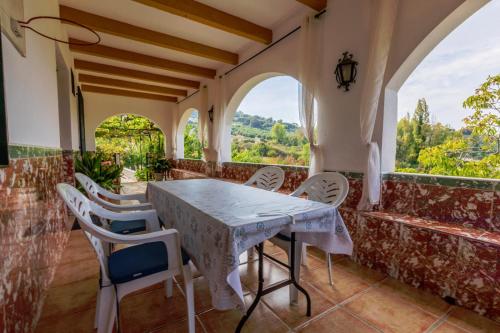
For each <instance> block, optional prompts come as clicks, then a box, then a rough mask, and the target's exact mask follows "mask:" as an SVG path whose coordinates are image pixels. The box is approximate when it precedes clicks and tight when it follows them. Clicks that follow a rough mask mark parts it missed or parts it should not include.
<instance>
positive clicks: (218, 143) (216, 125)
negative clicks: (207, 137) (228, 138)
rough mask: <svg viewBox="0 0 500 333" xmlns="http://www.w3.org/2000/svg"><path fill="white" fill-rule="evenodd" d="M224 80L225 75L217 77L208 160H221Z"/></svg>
mask: <svg viewBox="0 0 500 333" xmlns="http://www.w3.org/2000/svg"><path fill="white" fill-rule="evenodd" d="M226 106H227V105H226V80H225V77H219V78H217V91H216V103H215V110H214V121H213V124H212V142H210V141H209V142H208V144H209V151H210V161H217V162H218V163H219V164H220V162H221V161H222V158H221V153H222V148H223V144H224V143H223V142H222V137H223V135H224V128H225V124H224V120H225V119H224V116H225V113H226Z"/></svg>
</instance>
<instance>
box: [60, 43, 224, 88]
mask: <svg viewBox="0 0 500 333" xmlns="http://www.w3.org/2000/svg"><path fill="white" fill-rule="evenodd" d="M69 42H70V43H71V44H70V45H69V48H70V50H71V51H74V52H77V53H83V54H88V55H93V56H97V57H103V58H107V59H114V60H120V61H124V62H130V63H133V64H138V65H144V66H149V67H154V68H160V69H165V70H169V71H173V72H178V73H184V74H189V75H194V76H200V77H206V78H209V79H213V78H214V77H215V74H216V71H215V70H214V69H210V68H205V67H199V66H194V65H189V64H185V63H182V62H177V61H172V60H168V59H164V58H157V57H153V56H149V55H145V54H141V53H136V52H132V51H126V50H122V49H116V48H114V47H110V46H104V45H100V44H99V45H91V46H84V45H75V44H74V43H85V42H84V41H81V40H78V39H74V38H70V39H69Z"/></svg>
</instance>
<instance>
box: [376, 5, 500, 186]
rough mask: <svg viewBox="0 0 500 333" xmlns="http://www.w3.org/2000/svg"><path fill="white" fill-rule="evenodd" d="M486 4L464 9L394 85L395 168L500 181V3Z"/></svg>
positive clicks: (389, 102)
mask: <svg viewBox="0 0 500 333" xmlns="http://www.w3.org/2000/svg"><path fill="white" fill-rule="evenodd" d="M483 4H484V3H482V2H481V1H477V2H472V1H469V2H466V3H465V4H464V5H462V6H461V7H459V8H458V9H457V10H456V11H455V12H454V13H452V14H451V15H450V16H449V17H448V18H447V19H445V20H444V21H443V22H442V23H441V24H440V25H439V26H438V27H437V28H436V29H435V31H433V32H432V33H431V34H430V35H429V36H428V37H427V38H426V39H425V40H424V41H423V42H422V43H421V45H419V46H418V47H417V49H416V50H415V51H414V52H413V53H412V54H411V55H410V57H409V58H408V59H407V60H406V61H405V63H404V64H403V65H402V66H401V68H400V69H399V70H398V72H396V74H395V75H394V77H393V79H392V80H391V81H390V82H389V84H388V87H387V91H386V110H385V112H386V118H388V119H391V118H392V119H393V123H392V124H389V125H388V126H387V121H386V126H384V132H385V133H384V134H385V136H386V137H388V136H391V140H394V141H395V142H394V141H393V143H392V145H394V150H393V151H392V153H393V154H394V155H393V156H394V157H393V158H394V160H393V165H394V169H395V171H397V172H410V173H425V174H436V175H447V176H464V177H481V178H500V152H499V147H500V126H499V124H500V63H499V62H498V60H497V59H498V58H499V57H500V48H499V47H498V40H500V29H499V28H500V23H498V20H497V19H496V17H498V16H499V15H500V3H498V2H490V3H488V4H487V5H485V6H483V7H482V8H480V7H481V6H482V5H483ZM479 8H480V9H479ZM478 9H479V10H478ZM438 37H439V38H438ZM424 49H426V52H424V51H423V50H424ZM478 89H479V90H478ZM488 96H489V97H488ZM484 98H489V101H488V103H489V104H488V105H486V104H485V103H483V102H484ZM388 112H389V113H392V114H388ZM396 115H397V118H396ZM386 129H387V131H386ZM391 132H392V133H391ZM389 134H392V135H389ZM387 140H388V139H387ZM389 146H391V145H390V144H389ZM387 157H388V156H387V154H386V156H385V158H386V159H387ZM389 158H390V157H389Z"/></svg>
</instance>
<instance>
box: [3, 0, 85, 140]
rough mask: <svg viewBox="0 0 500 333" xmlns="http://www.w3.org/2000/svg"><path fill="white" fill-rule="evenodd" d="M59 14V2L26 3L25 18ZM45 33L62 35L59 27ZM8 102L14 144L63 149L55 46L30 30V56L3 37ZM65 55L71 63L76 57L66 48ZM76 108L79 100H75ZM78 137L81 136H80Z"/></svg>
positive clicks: (50, 27)
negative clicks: (21, 52) (22, 54)
mask: <svg viewBox="0 0 500 333" xmlns="http://www.w3.org/2000/svg"><path fill="white" fill-rule="evenodd" d="M38 15H49V16H58V15H59V4H58V1H57V0H44V1H38V0H25V1H24V16H25V18H29V17H33V16H38ZM43 28H44V29H45V30H44V31H45V32H47V33H50V34H52V35H54V36H62V34H63V29H62V28H61V26H60V25H59V24H54V23H52V24H50V25H46V26H43ZM2 45H3V63H4V64H3V69H4V79H5V100H6V110H7V121H8V131H9V143H10V144H28V145H37V146H45V147H60V137H59V114H58V99H57V73H56V56H55V43H54V41H51V40H48V39H46V38H43V37H41V36H38V35H36V34H35V33H33V32H31V31H26V57H22V56H21V55H20V54H19V53H18V52H17V51H16V49H15V48H14V47H13V46H12V44H11V43H10V41H8V39H7V38H6V37H5V36H4V35H3V34H2ZM61 52H62V53H63V57H64V59H65V61H66V62H67V64H68V67H71V65H72V61H73V60H72V57H71V55H70V53H69V50H68V48H67V46H66V45H63V46H61ZM70 103H72V106H71V107H72V108H76V106H75V105H76V101H75V100H74V98H71V101H70ZM76 136H78V134H76Z"/></svg>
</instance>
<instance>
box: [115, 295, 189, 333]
mask: <svg viewBox="0 0 500 333" xmlns="http://www.w3.org/2000/svg"><path fill="white" fill-rule="evenodd" d="M120 312H121V325H122V332H123V333H129V332H130V333H136V332H146V331H151V330H153V329H156V328H160V327H161V326H163V325H165V324H167V323H169V322H176V321H181V320H184V319H185V318H187V307H186V301H185V299H184V296H183V295H182V293H181V292H180V289H179V288H178V286H176V287H175V288H174V293H173V296H172V297H171V298H166V296H165V289H163V288H157V289H154V290H152V291H149V292H146V293H141V294H136V295H129V296H126V297H125V298H124V299H123V300H122V301H121V303H120Z"/></svg>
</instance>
